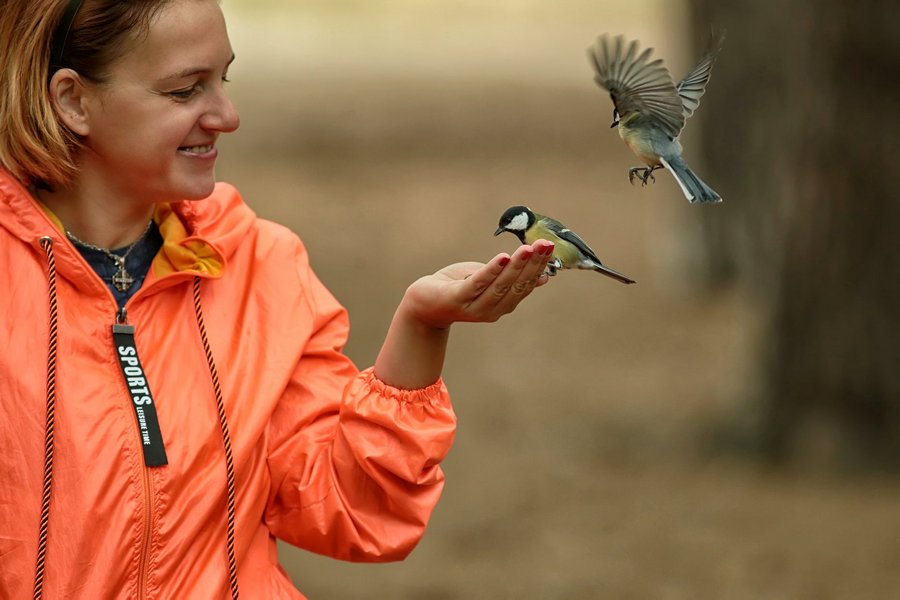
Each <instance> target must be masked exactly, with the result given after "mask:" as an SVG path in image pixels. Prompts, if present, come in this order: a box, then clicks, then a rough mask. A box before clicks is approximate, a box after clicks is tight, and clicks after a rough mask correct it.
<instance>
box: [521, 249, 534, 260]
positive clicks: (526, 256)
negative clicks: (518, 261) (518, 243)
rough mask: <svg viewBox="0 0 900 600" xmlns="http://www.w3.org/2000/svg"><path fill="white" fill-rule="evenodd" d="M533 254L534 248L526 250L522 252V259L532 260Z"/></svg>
mask: <svg viewBox="0 0 900 600" xmlns="http://www.w3.org/2000/svg"><path fill="white" fill-rule="evenodd" d="M532 255H534V251H533V250H526V251H525V252H523V253H522V260H530V259H531V257H532Z"/></svg>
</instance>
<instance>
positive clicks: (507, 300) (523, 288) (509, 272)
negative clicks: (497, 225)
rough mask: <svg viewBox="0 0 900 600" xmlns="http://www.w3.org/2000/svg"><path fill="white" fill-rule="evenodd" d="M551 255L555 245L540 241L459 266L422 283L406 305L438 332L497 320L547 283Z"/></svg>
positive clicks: (413, 287)
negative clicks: (454, 325) (462, 323)
mask: <svg viewBox="0 0 900 600" xmlns="http://www.w3.org/2000/svg"><path fill="white" fill-rule="evenodd" d="M552 254H553V244H552V243H551V242H548V241H546V240H538V241H536V242H535V243H534V244H533V245H523V246H520V247H519V248H518V249H517V250H516V251H515V252H514V253H513V255H512V256H511V257H510V256H509V255H507V254H498V255H497V256H495V257H494V258H493V259H492V260H491V261H490V262H488V263H487V264H482V263H477V262H463V263H456V264H453V265H450V266H448V267H444V268H443V269H441V270H440V271H438V272H437V273H435V274H434V275H429V276H426V277H422V278H421V279H419V280H417V281H416V282H415V283H413V284H412V285H411V286H410V287H409V289H408V290H407V292H406V296H405V297H404V299H403V302H404V303H405V304H407V307H406V308H407V309H408V311H409V316H410V317H411V318H414V319H417V320H418V321H420V322H421V323H423V324H424V325H428V326H430V327H434V328H437V329H444V328H446V327H449V326H450V325H451V324H452V323H455V322H457V321H469V322H493V321H496V320H497V319H499V318H500V317H502V316H503V315H505V314H507V313H510V312H512V311H513V310H514V309H515V308H516V306H518V304H519V302H521V301H522V300H524V299H525V297H526V296H528V294H530V293H531V291H532V290H533V289H534V288H536V287H538V286H541V285H544V284H545V283H547V280H548V276H547V274H546V273H545V272H544V271H545V269H546V268H547V263H548V262H549V260H550V258H551V256H552Z"/></svg>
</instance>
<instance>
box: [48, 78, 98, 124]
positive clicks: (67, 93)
mask: <svg viewBox="0 0 900 600" xmlns="http://www.w3.org/2000/svg"><path fill="white" fill-rule="evenodd" d="M49 90H50V102H51V103H52V104H53V110H55V111H56V116H57V117H59V119H60V121H62V122H63V123H64V124H65V125H66V127H68V128H69V129H71V130H72V131H73V132H74V133H76V134H77V135H80V136H82V137H83V136H86V135H87V134H88V133H89V131H90V121H89V119H88V111H87V105H86V102H85V100H86V97H85V93H86V92H87V89H86V87H85V84H84V81H82V79H81V77H80V76H79V75H78V73H76V72H75V71H73V70H72V69H60V70H59V71H57V72H56V73H54V74H53V77H51V78H50V84H49Z"/></svg>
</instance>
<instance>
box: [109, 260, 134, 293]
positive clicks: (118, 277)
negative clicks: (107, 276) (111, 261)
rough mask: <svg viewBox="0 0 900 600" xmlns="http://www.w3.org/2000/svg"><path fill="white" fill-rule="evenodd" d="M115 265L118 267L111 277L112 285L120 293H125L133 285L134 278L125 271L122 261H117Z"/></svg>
mask: <svg viewBox="0 0 900 600" xmlns="http://www.w3.org/2000/svg"><path fill="white" fill-rule="evenodd" d="M116 265H117V266H118V267H119V270H118V271H116V274H115V275H113V276H112V284H113V285H114V286H116V289H117V290H119V291H120V292H127V291H128V289H129V288H130V287H131V284H133V283H134V277H132V276H131V274H129V273H128V271H126V270H125V261H124V260H121V259H119V260H117V261H116Z"/></svg>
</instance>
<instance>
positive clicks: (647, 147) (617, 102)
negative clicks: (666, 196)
mask: <svg viewBox="0 0 900 600" xmlns="http://www.w3.org/2000/svg"><path fill="white" fill-rule="evenodd" d="M724 39H725V35H724V32H723V31H721V30H720V31H717V32H713V34H712V35H711V37H710V40H709V42H708V44H707V46H706V50H705V52H704V53H703V57H702V58H701V59H700V62H699V63H697V66H695V67H694V68H693V69H692V70H691V71H690V73H688V74H687V75H685V77H684V79H682V80H681V81H680V82H679V83H678V84H677V85H676V84H675V83H674V82H673V80H672V76H671V75H670V74H669V70H668V69H666V67H664V66H663V62H662V59H659V58H658V59H656V60H653V61H651V60H650V54H651V53H652V52H653V49H652V48H647V49H646V50H644V51H643V52H640V53H639V52H638V42H637V41H636V40H633V41H631V42H629V43H628V44H626V43H625V38H623V37H622V36H616V37H615V38H612V39H611V38H610V36H609V35H608V34H604V35H601V36H600V37H599V38H597V42H596V43H595V44H594V45H593V46H591V47H590V48H588V58H589V60H590V63H591V65H592V66H593V68H594V73H595V75H594V81H595V82H597V85H599V86H600V87H602V88H603V89H605V90H606V91H608V92H609V96H610V98H612V102H613V107H614V108H613V122H612V125H610V128H612V127H616V126H618V128H619V136H621V138H622V140H623V141H624V142H625V144H626V145H627V146H628V147H629V148H630V149H631V151H632V152H634V153H635V155H637V157H638V158H640V159H641V160H642V161H643V162H644V163H645V164H646V165H647V166H646V167H632V168H631V169H629V171H628V180H629V181H631V183H632V184H633V183H634V180H635V179H639V180H640V181H641V184H642V185H647V181H648V180H652V181H656V178H655V177H654V176H653V171H655V170H656V169H661V168H663V167H665V168H666V169H667V170H668V171H669V172H670V173H672V175H673V176H674V177H675V181H677V182H678V185H679V186H680V187H681V191H682V192H684V195H685V197H686V198H687V199H688V200H689V201H690V202H692V203H693V202H721V201H722V197H721V196H720V195H719V194H718V193H716V192H715V191H714V190H713V189H712V188H711V187H709V186H708V185H706V184H705V183H704V182H703V181H701V180H700V178H699V177H697V176H696V175H695V174H694V172H693V171H691V170H690V169H689V168H688V166H687V164H685V162H684V160H682V158H681V143H680V142H679V141H678V136H679V135H681V131H682V129H684V124H685V122H686V121H687V119H688V118H689V117H690V116H691V115H692V114H694V111H695V110H697V107H698V106H700V98H701V97H702V96H703V94H704V93H705V92H706V84H707V83H709V76H710V73H711V72H712V67H713V63H714V62H715V60H716V55H717V54H718V53H719V50H720V49H721V48H722V42H723V41H724Z"/></svg>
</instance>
